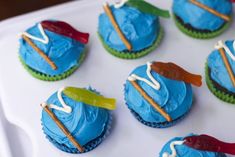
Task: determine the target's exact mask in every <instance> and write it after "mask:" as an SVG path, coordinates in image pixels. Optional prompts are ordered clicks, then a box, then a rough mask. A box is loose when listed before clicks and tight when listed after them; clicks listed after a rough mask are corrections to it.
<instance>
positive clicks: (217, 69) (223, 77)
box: [207, 41, 235, 93]
mask: <svg viewBox="0 0 235 157" xmlns="http://www.w3.org/2000/svg"><path fill="white" fill-rule="evenodd" d="M233 42H234V41H226V42H225V44H226V45H227V47H228V48H229V49H230V51H231V52H232V53H233V55H235V50H234V47H233ZM226 56H227V59H228V61H229V63H230V65H231V68H232V70H233V73H234V74H235V61H233V60H232V59H231V57H230V56H229V55H228V54H227V53H226ZM207 63H208V66H209V68H210V70H211V73H210V77H211V78H212V80H214V81H216V82H217V83H218V84H219V85H221V86H222V87H224V88H226V89H227V90H229V91H230V92H234V93H235V87H234V86H233V84H232V81H231V79H230V77H229V74H228V71H227V69H226V67H225V65H224V62H223V59H222V57H221V55H220V53H219V51H218V50H214V51H213V52H212V53H211V54H210V55H209V57H208V60H207Z"/></svg>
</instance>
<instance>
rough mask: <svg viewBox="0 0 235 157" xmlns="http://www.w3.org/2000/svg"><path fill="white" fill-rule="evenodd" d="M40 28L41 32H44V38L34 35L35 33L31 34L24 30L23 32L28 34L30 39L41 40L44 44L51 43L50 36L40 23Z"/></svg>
mask: <svg viewBox="0 0 235 157" xmlns="http://www.w3.org/2000/svg"><path fill="white" fill-rule="evenodd" d="M38 29H39V30H40V33H41V34H42V39H41V38H39V37H36V36H33V35H31V34H29V33H28V32H23V33H22V34H23V35H25V36H27V37H28V38H30V39H33V40H36V41H39V42H41V43H43V44H48V43H49V38H48V36H47V35H46V33H45V31H44V29H43V28H42V25H41V24H40V23H39V24H38Z"/></svg>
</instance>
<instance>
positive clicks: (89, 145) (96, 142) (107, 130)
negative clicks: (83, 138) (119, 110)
mask: <svg viewBox="0 0 235 157" xmlns="http://www.w3.org/2000/svg"><path fill="white" fill-rule="evenodd" d="M112 121H113V118H112V114H111V113H109V120H108V122H107V123H106V126H105V129H104V131H103V133H102V134H101V135H100V136H98V137H97V138H96V139H94V140H92V141H90V142H88V143H87V144H86V145H85V146H84V147H83V148H84V152H83V153H86V152H89V151H91V150H93V149H95V148H96V147H97V146H98V145H99V144H101V143H102V141H103V140H104V139H105V138H106V137H107V136H108V135H109V134H110V130H111V125H112ZM41 125H42V126H43V124H41ZM42 130H43V132H44V134H45V135H46V138H47V139H48V140H49V141H50V142H51V143H52V144H53V145H54V146H55V147H57V148H58V149H60V150H62V151H64V152H67V153H72V154H82V153H81V152H79V150H78V149H76V148H68V147H67V146H66V145H64V144H60V143H58V142H57V141H55V140H54V139H53V138H51V137H50V136H48V135H47V134H46V133H45V131H44V128H42Z"/></svg>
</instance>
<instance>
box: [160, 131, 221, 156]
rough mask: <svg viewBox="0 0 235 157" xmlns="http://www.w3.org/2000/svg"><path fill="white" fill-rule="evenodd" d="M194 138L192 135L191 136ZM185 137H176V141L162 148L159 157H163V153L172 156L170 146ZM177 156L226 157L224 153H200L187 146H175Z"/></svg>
mask: <svg viewBox="0 0 235 157" xmlns="http://www.w3.org/2000/svg"><path fill="white" fill-rule="evenodd" d="M190 136H192V135H190ZM183 139H184V137H175V138H174V139H172V140H170V141H169V142H167V144H166V145H165V146H164V147H163V148H162V150H161V152H160V154H159V157H163V153H165V152H167V153H169V154H171V153H172V152H171V149H170V144H171V142H173V141H182V140H183ZM175 149H176V152H177V156H176V157H226V155H225V154H223V153H216V152H208V151H200V150H196V149H193V148H190V147H188V146H186V145H184V144H183V145H176V146H175Z"/></svg>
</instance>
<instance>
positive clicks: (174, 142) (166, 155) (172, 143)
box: [162, 141, 184, 157]
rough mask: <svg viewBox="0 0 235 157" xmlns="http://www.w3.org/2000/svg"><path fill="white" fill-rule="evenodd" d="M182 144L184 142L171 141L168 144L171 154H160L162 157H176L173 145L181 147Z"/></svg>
mask: <svg viewBox="0 0 235 157" xmlns="http://www.w3.org/2000/svg"><path fill="white" fill-rule="evenodd" d="M183 143H184V141H173V142H171V144H170V148H171V154H169V153H168V152H164V153H163V154H162V157H177V152H176V149H175V145H182V144H183Z"/></svg>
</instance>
